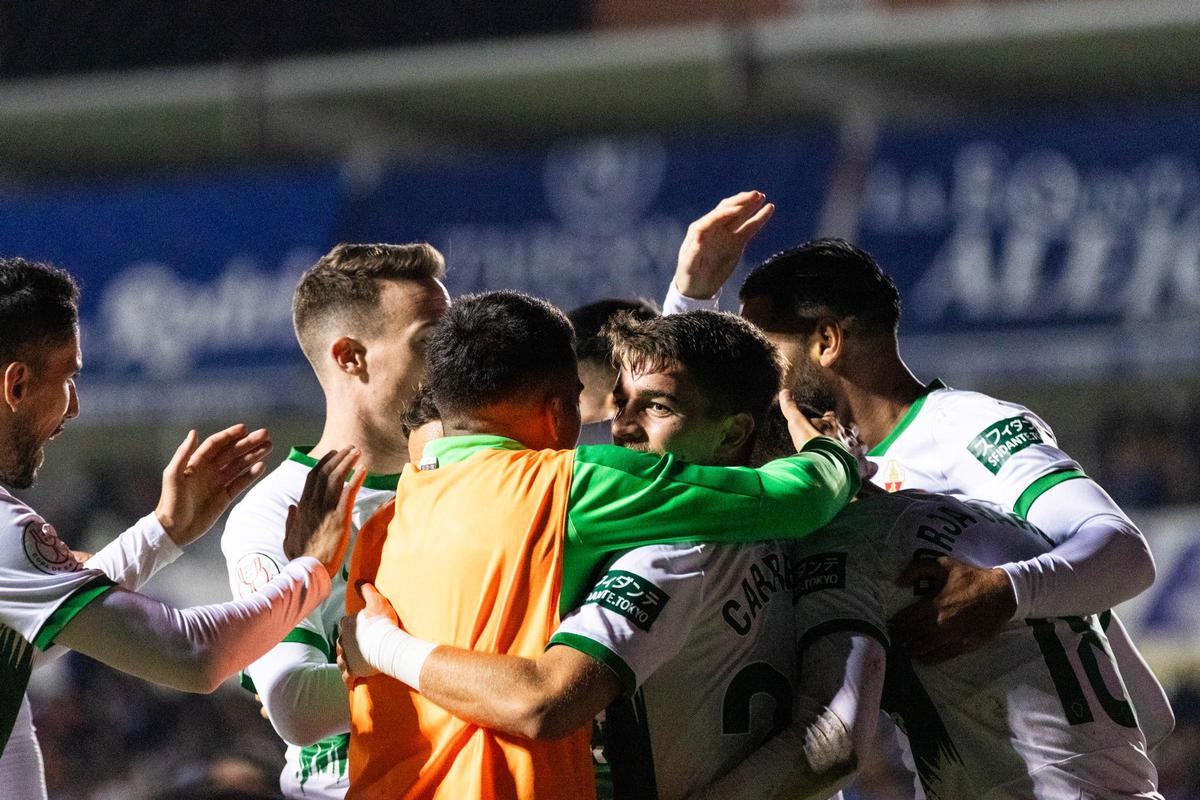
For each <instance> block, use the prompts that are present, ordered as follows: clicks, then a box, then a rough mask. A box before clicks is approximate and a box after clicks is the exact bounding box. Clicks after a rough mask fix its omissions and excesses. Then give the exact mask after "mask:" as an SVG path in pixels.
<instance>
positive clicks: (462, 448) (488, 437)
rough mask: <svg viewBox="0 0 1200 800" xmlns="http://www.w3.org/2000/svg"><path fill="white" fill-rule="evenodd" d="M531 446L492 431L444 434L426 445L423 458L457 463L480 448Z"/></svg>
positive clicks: (498, 448)
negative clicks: (456, 434)
mask: <svg viewBox="0 0 1200 800" xmlns="http://www.w3.org/2000/svg"><path fill="white" fill-rule="evenodd" d="M528 449H529V448H528V447H526V446H525V445H523V444H521V443H520V442H518V441H517V440H516V439H510V438H508V437H507V436H497V435H495V434H492V433H472V434H469V435H467V436H443V437H442V438H440V439H434V440H433V441H432V442H430V443H429V444H427V445H425V450H424V451H422V453H421V460H422V461H424V460H425V459H427V458H433V459H437V462H438V465H439V466H440V465H443V464H457V463H459V462H461V461H466V460H467V459H468V458H470V457H471V456H473V455H475V454H476V453H478V452H479V451H480V450H528Z"/></svg>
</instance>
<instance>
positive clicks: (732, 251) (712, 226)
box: [675, 191, 775, 299]
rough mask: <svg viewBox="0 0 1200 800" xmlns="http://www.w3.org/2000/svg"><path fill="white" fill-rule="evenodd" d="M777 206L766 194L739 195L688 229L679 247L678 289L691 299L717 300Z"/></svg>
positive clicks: (677, 266) (723, 201) (676, 281)
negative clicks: (751, 242) (748, 247)
mask: <svg viewBox="0 0 1200 800" xmlns="http://www.w3.org/2000/svg"><path fill="white" fill-rule="evenodd" d="M774 213H775V204H774V203H768V202H767V197H766V195H764V194H763V193H762V192H758V191H751V192H739V193H738V194H735V195H733V196H732V197H726V198H725V199H724V200H722V201H721V202H720V203H718V204H717V207H716V208H714V209H713V210H712V211H710V212H708V213H707V214H705V215H704V216H703V217H700V219H698V220H696V221H695V222H693V223H692V224H691V225H689V226H688V229H687V235H686V236H685V237H684V239H683V244H682V245H680V247H679V260H678V262H677V264H676V267H675V288H676V289H678V290H679V291H680V292H681V293H682V294H684V295H685V296H687V297H694V298H697V299H700V298H709V297H713V296H715V295H716V294H717V292H719V291H720V290H721V287H722V286H724V285H725V281H727V280H729V276H730V275H732V274H733V271H734V269H736V268H737V265H738V262H739V261H740V260H741V258H742V253H743V252H744V251H745V249H746V244H747V243H748V242H749V241H750V240H751V239H753V238H754V236H755V235H756V234H757V233H758V232H759V231H760V230H762V228H763V226H764V225H766V224H767V221H768V220H770V219H771V215H772V214H774Z"/></svg>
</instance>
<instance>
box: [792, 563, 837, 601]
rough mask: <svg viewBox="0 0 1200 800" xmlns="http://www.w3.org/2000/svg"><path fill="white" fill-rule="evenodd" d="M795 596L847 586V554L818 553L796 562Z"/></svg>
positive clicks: (793, 590) (793, 593)
mask: <svg viewBox="0 0 1200 800" xmlns="http://www.w3.org/2000/svg"><path fill="white" fill-rule="evenodd" d="M793 587H794V588H793V589H792V596H793V598H800V597H803V596H804V595H806V594H812V593H813V592H819V591H820V590H822V589H845V588H846V554H845V553H818V554H817V555H815V556H809V557H808V558H804V559H801V560H800V561H797V562H796V582H795V584H793Z"/></svg>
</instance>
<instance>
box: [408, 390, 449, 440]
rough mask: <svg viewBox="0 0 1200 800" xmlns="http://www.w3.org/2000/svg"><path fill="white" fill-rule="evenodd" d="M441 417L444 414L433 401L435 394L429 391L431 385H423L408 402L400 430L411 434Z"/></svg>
mask: <svg viewBox="0 0 1200 800" xmlns="http://www.w3.org/2000/svg"><path fill="white" fill-rule="evenodd" d="M441 418H442V415H441V414H440V413H438V408H437V404H436V403H434V402H433V394H432V393H431V392H430V391H429V387H428V386H422V387H421V388H420V389H418V390H417V393H416V394H415V395H413V399H412V400H410V401H409V402H408V406H407V407H405V409H404V413H402V414H401V415H400V430H401V431H403V432H404V435H405V436H411V435H412V432H413V431H415V430H416V429H417V428H420V427H421V426H422V425H427V424H429V423H430V422H435V421H436V420H439V419H441Z"/></svg>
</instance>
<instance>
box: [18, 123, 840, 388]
mask: <svg viewBox="0 0 1200 800" xmlns="http://www.w3.org/2000/svg"><path fill="white" fill-rule="evenodd" d="M831 141H832V138H831V137H830V136H828V135H825V136H814V135H804V136H802V135H797V134H773V135H764V136H746V135H743V136H738V137H732V138H721V137H707V138H695V139H670V140H663V139H640V140H602V141H589V142H572V143H566V144H563V145H561V146H557V147H553V148H550V149H548V150H543V151H533V152H524V153H516V154H506V155H491V156H488V157H485V158H484V157H476V158H468V159H462V160H457V161H451V162H442V163H438V164H437V165H435V166H397V167H393V168H390V169H388V170H386V171H385V172H384V173H383V174H381V175H375V176H373V177H374V180H370V181H366V182H365V183H364V181H363V180H362V176H361V175H356V176H355V180H353V181H350V182H345V181H343V178H342V175H341V173H340V171H339V169H338V168H337V167H332V166H331V167H325V168H320V169H310V170H302V169H297V170H280V171H257V172H254V171H250V172H245V173H237V174H232V175H214V176H206V177H200V178H190V179H163V180H156V181H146V182H137V183H112V184H101V185H90V186H85V187H73V186H64V187H61V188H50V189H44V190H40V191H37V192H35V193H24V194H11V195H7V196H6V195H3V194H0V253H4V254H19V255H22V256H26V257H30V258H38V259H44V260H48V261H51V262H53V263H56V264H59V265H61V266H64V267H66V268H67V269H69V270H70V271H71V272H72V273H74V274H75V275H76V276H77V277H78V278H79V279H80V281H81V283H82V284H83V288H84V303H83V316H84V321H83V329H84V345H85V354H84V355H85V364H86V366H85V378H88V379H89V380H93V379H96V380H94V383H93V385H94V386H100V385H107V386H108V387H109V388H110V389H111V391H110V392H109V394H107V395H105V394H103V393H101V392H100V391H99V390H97V389H93V390H92V391H91V392H90V393H89V395H88V397H91V398H98V400H93V404H95V403H97V402H98V403H99V406H100V407H101V410H108V409H110V408H116V407H119V408H120V409H122V410H126V411H145V410H155V409H162V408H172V407H178V406H180V405H184V406H186V405H188V404H189V403H196V404H200V403H212V402H218V401H221V402H228V403H231V404H234V403H237V402H239V401H240V402H243V403H245V404H262V403H267V404H270V403H272V402H275V401H276V400H275V399H273V396H272V394H271V392H274V394H275V395H277V396H278V400H277V401H278V402H280V403H283V404H287V403H288V402H289V400H290V395H291V394H292V393H293V392H294V391H296V390H295V386H293V385H291V384H288V383H286V381H287V380H289V378H287V377H286V376H283V377H279V375H281V373H277V374H276V375H275V376H274V377H270V378H266V379H259V380H257V381H256V375H258V376H260V377H261V376H262V375H266V374H267V373H265V372H264V370H268V369H277V370H278V369H282V368H284V367H291V368H301V376H300V377H301V378H302V377H303V371H304V370H303V368H304V364H303V360H302V358H301V356H300V352H299V349H298V348H297V347H296V346H295V344H294V341H293V334H292V328H291V294H292V289H293V288H294V286H295V282H296V279H297V278H298V276H299V274H300V273H301V271H303V269H305V268H306V267H307V266H309V265H311V264H312V263H313V261H315V260H316V258H318V257H319V256H320V255H321V254H322V253H324V252H325V251H326V250H328V249H329V247H331V246H332V245H333V244H335V243H337V242H338V241H389V242H404V241H413V240H421V239H424V240H428V241H431V242H433V243H434V244H435V245H436V246H437V247H439V248H440V249H441V250H442V251H443V252H444V253H445V254H446V256H447V259H448V262H449V272H448V276H447V282H448V284H449V287H450V289H451V291H452V293H454V294H459V293H462V292H465V291H475V290H480V289H495V288H513V289H521V290H524V291H528V292H532V293H535V294H539V295H542V296H545V297H547V298H549V299H551V300H553V301H554V302H556V303H558V304H560V305H562V306H563V307H564V308H570V307H572V306H574V305H578V304H581V303H585V302H589V301H591V300H594V299H597V298H600V297H604V296H611V295H616V296H622V297H631V296H635V295H644V296H647V297H650V298H654V299H661V297H662V294H663V291H664V290H665V288H666V285H667V282H668V281H669V280H670V276H671V273H672V271H673V269H674V266H675V258H676V253H677V251H678V249H679V244H680V241H681V240H682V238H683V235H684V232H685V230H686V228H687V225H688V223H689V222H690V221H691V220H692V219H694V218H695V217H697V216H699V215H700V214H702V213H703V212H705V211H707V210H708V209H709V208H711V207H712V206H713V205H715V204H716V202H717V201H718V200H719V199H720V198H721V197H723V196H725V195H727V194H730V193H733V192H735V191H737V190H740V189H743V188H752V187H753V188H760V189H763V190H764V191H766V192H767V193H768V194H769V195H770V196H771V197H772V198H779V200H780V201H781V208H780V212H779V214H778V215H777V219H776V220H775V222H774V223H773V224H772V225H771V227H770V229H769V231H768V233H766V234H764V235H763V237H762V238H761V240H760V241H759V242H757V243H756V250H755V251H754V252H752V253H750V254H749V256H750V257H751V258H757V257H761V256H763V255H766V254H767V253H768V252H769V251H771V250H774V249H779V248H782V247H784V246H787V245H788V244H792V243H794V242H796V241H799V240H802V239H804V238H807V237H809V236H811V235H812V234H813V231H814V229H815V225H816V218H817V215H818V213H819V210H820V204H821V201H822V195H823V187H824V186H825V184H826V182H827V173H828V170H829V166H830V163H831V156H832V151H831V149H830V147H829V145H828V143H829V142H831ZM348 186H354V187H356V188H354V189H353V190H351V189H350V188H348ZM364 186H365V188H364ZM131 378H136V379H139V380H145V381H149V382H150V383H149V384H148V385H152V386H153V387H154V388H155V392H154V393H152V394H150V395H146V393H143V395H144V396H143V397H141V398H134V397H131V396H130V393H129V392H127V391H126V392H124V393H123V394H120V395H118V394H115V393H116V392H118V391H119V390H121V388H122V385H123V384H127V381H128V380H129V379H131ZM272 380H274V381H276V382H277V385H276V386H275V387H274V388H273V389H272V388H271V387H270V386H267V387H264V386H263V385H262V384H264V383H266V384H269V383H270V382H271V381H272ZM297 380H299V378H297ZM310 382H311V381H310ZM88 397H85V400H87V399H88Z"/></svg>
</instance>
